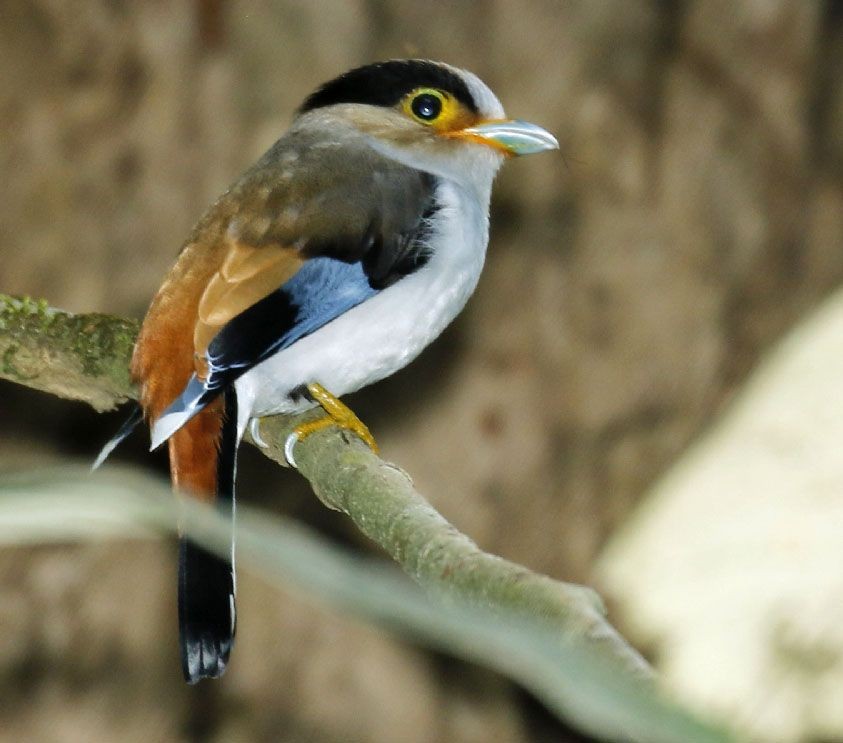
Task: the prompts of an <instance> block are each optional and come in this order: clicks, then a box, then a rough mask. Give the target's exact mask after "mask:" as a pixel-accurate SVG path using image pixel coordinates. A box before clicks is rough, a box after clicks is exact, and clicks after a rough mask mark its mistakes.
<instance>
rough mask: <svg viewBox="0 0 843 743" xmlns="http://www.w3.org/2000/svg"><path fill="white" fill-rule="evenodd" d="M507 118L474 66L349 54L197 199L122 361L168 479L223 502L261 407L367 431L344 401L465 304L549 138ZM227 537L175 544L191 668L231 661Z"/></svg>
mask: <svg viewBox="0 0 843 743" xmlns="http://www.w3.org/2000/svg"><path fill="white" fill-rule="evenodd" d="M558 147H559V144H558V142H557V140H556V138H555V137H554V136H553V135H552V134H550V133H549V132H548V131H546V130H545V129H542V128H541V127H539V126H537V125H535V124H531V123H528V122H526V121H521V120H516V119H509V118H507V117H506V115H505V113H504V109H503V106H502V105H501V103H500V101H499V100H498V98H497V97H496V96H495V94H494V93H493V92H492V91H491V89H490V88H489V87H488V86H487V85H486V84H485V83H483V82H482V81H481V80H480V78H479V77H477V76H476V75H474V74H473V73H471V72H469V71H467V70H464V69H460V68H457V67H453V66H451V65H448V64H445V63H442V62H436V61H431V60H425V59H394V60H388V61H384V62H378V63H374V64H368V65H364V66H361V67H357V68H355V69H352V70H350V71H348V72H345V73H343V74H341V75H339V76H338V77H336V78H335V79H333V80H331V81H329V82H326V83H325V84H323V85H321V86H320V87H318V88H317V89H316V90H315V92H313V93H312V94H311V95H309V96H308V97H307V98H306V99H305V101H304V102H303V103H302V105H301V106H300V107H299V108H298V110H297V111H296V113H295V115H294V118H293V121H292V124H291V126H290V128H289V129H288V130H287V132H286V133H285V134H283V136H281V138H280V139H278V141H276V142H275V143H274V144H273V145H272V146H271V147H270V148H269V150H268V151H267V152H266V153H265V154H264V155H263V156H262V157H260V159H259V160H258V161H257V162H256V163H255V164H254V165H252V166H251V167H250V168H248V169H247V170H246V171H245V172H244V173H243V174H242V175H241V176H240V177H239V178H238V179H237V180H236V181H235V182H234V184H233V185H232V186H231V187H230V188H229V189H228V190H227V191H226V192H225V193H224V194H223V195H222V196H221V197H220V198H219V199H218V200H217V201H216V202H215V203H214V204H213V205H212V206H211V207H210V208H209V209H208V210H207V211H206V213H205V214H204V216H202V217H201V219H200V220H199V222H198V223H197V224H196V226H195V227H194V229H193V231H192V232H191V234H190V236H189V237H188V239H187V240H186V241H185V243H184V245H183V246H182V248H181V251H180V253H179V255H178V258H177V260H176V262H175V264H174V266H173V267H172V269H171V270H170V272H169V274H168V275H167V276H166V278H165V280H164V282H163V284H162V285H161V288H160V289H159V291H158V293H157V294H156V295H155V297H154V299H153V300H152V303H151V305H150V307H149V310H148V312H147V314H146V317H145V319H144V321H143V324H142V326H141V329H140V332H139V334H138V338H137V342H136V345H135V348H134V352H133V356H132V362H131V373H132V377H133V379H134V380H135V382H136V383H137V385H138V388H139V391H140V394H139V404H138V406H137V407H136V408H135V409H133V410H132V413H131V415H130V417H129V419H128V420H127V421H126V423H125V424H124V425H123V427H122V428H121V429H120V430H119V431H118V432H117V434H116V435H115V436H114V437H113V438H112V439H111V440H110V441H109V442H108V443H107V444H106V445H105V447H104V448H103V450H102V452H101V453H100V456H99V457H98V459H97V461H96V463H95V466H98V465H99V464H101V462H102V461H103V460H104V459H105V458H106V457H107V456H108V455H109V454H110V452H111V451H112V450H113V449H114V448H115V447H116V446H117V445H118V444H119V443H120V442H121V441H122V440H123V439H125V438H126V437H127V436H128V435H129V433H130V432H131V431H132V429H134V428H135V426H137V425H138V424H139V423H140V422H141V421H142V420H144V419H145V420H147V421H148V422H149V425H150V431H151V449H156V448H158V447H159V446H161V445H162V444H164V443H165V442H166V443H167V445H168V448H169V461H170V472H171V479H172V483H173V487H174V489H175V490H176V491H177V492H178V493H183V494H186V495H188V496H191V497H193V498H196V499H198V500H200V501H203V502H205V503H208V504H213V506H214V507H215V508H217V509H220V510H221V511H223V512H224V513H226V514H228V515H230V516H231V518H232V522H233V517H234V480H235V470H236V457H237V449H238V445H239V443H240V441H241V440H242V438H243V436H244V434H245V432H246V430H247V429H248V428H249V427H250V425H251V426H252V427H253V428H252V431H253V432H254V438H255V439H256V440H257V441H258V443H261V440H260V438H259V431H258V430H257V429H255V428H254V424H255V422H256V421H257V420H259V419H260V418H261V417H263V416H268V415H275V414H280V413H298V412H301V411H304V410H307V409H309V408H313V407H321V408H322V410H323V413H324V415H323V416H322V417H321V418H318V419H316V420H315V421H310V422H308V423H305V424H303V425H301V426H299V427H298V428H296V429H295V431H294V432H293V433H292V435H291V436H290V438H289V439H288V440H287V442H286V445H285V452H286V454H287V458H288V460H289V461H290V463H291V464H293V465H295V457H294V451H295V446H296V445H297V443H298V442H299V441H301V440H302V439H304V438H306V437H307V436H309V435H311V434H312V433H313V432H314V431H317V430H320V429H321V428H324V427H326V426H331V425H332V426H338V427H340V428H343V429H347V430H348V431H350V432H352V433H354V434H355V435H357V436H358V437H359V438H361V439H362V440H363V441H364V442H365V443H367V444H368V445H369V446H370V447H371V448H372V449H373V450H374V451H377V444H376V443H375V440H374V438H373V437H372V434H371V433H370V431H369V430H368V428H367V427H366V426H365V424H364V423H363V422H362V421H360V420H359V419H358V418H357V416H356V415H355V414H354V413H353V412H352V411H351V410H350V409H349V408H348V407H346V406H345V405H344V404H343V403H342V402H341V400H340V398H341V397H342V396H343V395H346V394H349V393H351V392H354V391H356V390H359V389H361V388H363V387H365V386H367V385H370V384H373V383H375V382H377V381H379V380H381V379H384V378H385V377H388V376H389V375H391V374H393V373H394V372H396V371H398V370H399V369H401V368H402V367H404V366H406V365H407V364H408V363H410V362H411V361H412V360H413V359H414V358H415V357H416V356H417V355H418V354H419V353H420V352H421V351H422V349H424V348H425V347H426V346H427V345H428V344H429V343H431V342H432V341H433V340H434V339H435V338H436V337H437V336H438V335H439V334H440V333H442V331H443V330H444V329H445V327H446V326H447V325H448V324H449V323H451V321H452V320H453V319H454V318H455V317H456V316H457V314H458V313H459V312H460V311H461V310H462V309H463V307H464V306H465V304H466V302H467V301H468V298H469V296H470V295H471V294H472V292H473V291H474V289H475V287H476V285H477V283H478V279H479V277H480V273H481V269H482V267H483V262H484V258H485V253H486V247H487V244H488V240H489V204H490V198H491V191H492V183H493V180H494V178H495V175H496V173H497V172H498V169H499V168H500V166H501V165H502V164H503V162H504V161H505V160H506V159H507V158H510V157H513V156H519V155H527V154H531V153H537V152H542V151H545V150H553V149H557V148H558ZM234 596H235V577H234V537H233V527H232V547H231V553H230V554H229V555H228V556H226V557H220V556H218V555H216V554H212V553H211V552H208V551H206V550H205V549H203V548H202V547H200V546H199V545H197V544H195V543H194V542H192V541H191V540H190V539H189V538H188V537H187V536H185V535H182V536H181V537H180V540H179V573H178V611H179V646H180V651H181V661H182V670H183V673H184V677H185V680H186V681H187V682H188V683H191V684H193V683H196V682H198V681H199V680H201V679H204V678H216V677H218V676H220V675H222V673H223V672H224V671H225V669H226V667H227V665H228V664H229V659H230V653H231V649H232V645H233V641H234V635H235V628H236V610H235V601H234Z"/></svg>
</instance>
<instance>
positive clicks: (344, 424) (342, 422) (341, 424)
mask: <svg viewBox="0 0 843 743" xmlns="http://www.w3.org/2000/svg"><path fill="white" fill-rule="evenodd" d="M307 391H308V394H309V395H310V397H311V398H312V399H313V400H314V402H318V403H319V404H320V405H321V406H322V409H323V410H324V411H325V412H326V413H327V415H325V416H323V417H322V418H317V419H316V420H312V421H308V422H307V423H302V424H301V425H298V426H296V427H295V428H294V429H293V432H292V433H291V434H290V436H289V437H288V438H287V442H286V443H285V445H284V453H285V455H286V456H287V461H289V463H290V464H291V465H293V466H294V467H295V466H296V462H295V460H294V459H293V447H294V446H295V445H296V442H297V441H301V440H302V439H306V438H307V437H308V436H310V434H312V433H314V432H316V431H321V430H322V429H323V428H327V427H328V426H337V427H338V428H344V429H346V430H347V431H351V432H352V433H354V434H355V435H356V436H357V437H358V438H360V439H362V440H363V442H364V443H365V444H366V445H367V446H368V447H369V448H370V449H371V450H372V451H373V452H374V453H375V454H377V453H378V445H377V443H376V442H375V438H374V436H372V434H371V432H370V431H369V429H368V428H367V427H366V424H365V423H363V421H361V420H360V419H359V418H358V417H357V416H356V415H355V414H354V412H353V411H352V410H351V408H349V407H348V406H347V405H345V404H344V403H343V402H342V401H341V400H340V399H339V398H338V397H335V396H334V395H332V394H331V393H330V392H328V390H326V389H325V388H324V387H323V386H322V385H321V384H319V383H318V382H311V383H310V384H308V385H307Z"/></svg>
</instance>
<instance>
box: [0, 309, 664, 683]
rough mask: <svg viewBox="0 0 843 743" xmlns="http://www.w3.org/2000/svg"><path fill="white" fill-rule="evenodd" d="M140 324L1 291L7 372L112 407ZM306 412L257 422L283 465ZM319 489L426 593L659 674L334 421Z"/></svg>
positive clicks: (308, 455) (0, 332)
mask: <svg viewBox="0 0 843 743" xmlns="http://www.w3.org/2000/svg"><path fill="white" fill-rule="evenodd" d="M137 329H138V325H137V323H136V322H133V321H129V320H124V319H121V318H115V317H111V316H108V315H100V314H86V315H72V314H70V313H67V312H63V311H60V310H56V309H52V308H50V307H48V306H47V304H46V303H45V302H35V301H33V300H31V299H27V298H24V299H19V298H14V297H10V296H7V295H3V294H0V378H3V379H8V380H11V381H13V382H17V383H19V384H23V385H26V386H28V387H32V388H35V389H39V390H43V391H45V392H50V393H52V394H55V395H58V396H60V397H65V398H69V399H73V400H82V401H84V402H87V403H89V404H90V405H92V406H93V407H94V408H96V409H97V410H100V411H102V410H108V409H110V408H113V407H115V406H116V405H119V404H120V403H122V402H125V401H126V400H129V399H133V398H135V396H136V390H135V388H134V386H133V385H132V383H131V380H130V378H129V374H128V364H129V359H130V357H131V352H132V346H133V344H134V339H135V335H136V334H137ZM313 415H314V413H313V412H311V413H308V414H304V415H303V416H295V417H289V416H275V417H272V418H265V419H263V420H262V421H261V423H260V434H261V438H262V439H263V440H264V441H267V442H269V446H268V447H266V448H263V447H259V448H261V451H263V452H264V454H266V455H267V456H268V457H270V458H271V459H273V460H275V461H276V462H279V463H280V464H282V465H284V466H286V460H285V458H284V453H283V445H284V441H285V440H286V437H287V435H288V434H289V433H290V432H291V430H292V428H293V427H294V426H295V425H297V424H298V423H300V422H301V421H302V420H303V419H306V418H308V417H312V416H313ZM296 461H297V464H298V469H299V471H300V472H301V474H302V475H303V476H304V477H305V478H306V479H307V480H308V481H309V482H310V484H311V486H312V488H313V490H314V492H315V493H316V495H317V497H318V498H319V499H320V500H321V501H322V502H323V503H324V504H325V505H326V506H328V507H329V508H332V509H334V510H338V511H341V512H343V513H345V514H346V515H348V516H349V517H350V518H351V520H352V521H353V522H354V523H355V524H356V526H357V527H358V528H359V529H360V530H361V531H362V532H363V533H364V534H366V535H367V536H368V537H369V538H371V539H372V540H373V541H375V542H377V543H378V544H379V545H380V546H381V547H382V548H383V549H384V550H385V551H386V552H387V553H388V554H389V555H390V556H391V557H392V558H393V559H394V560H395V561H396V562H397V563H398V564H399V565H400V566H401V567H402V568H403V570H404V571H405V572H406V573H407V574H409V575H410V576H411V577H412V578H413V579H415V580H416V581H417V582H418V583H419V584H421V585H422V586H423V587H424V588H425V589H427V590H428V591H430V592H433V593H435V594H437V595H438V596H440V597H441V598H446V599H453V600H455V601H459V602H460V603H467V604H469V605H474V606H479V607H484V608H486V609H488V610H492V611H493V612H495V613H500V614H503V613H513V612H514V613H516V614H518V615H521V616H524V617H528V618H532V619H538V620H540V621H543V622H545V623H547V624H548V625H549V626H551V627H553V628H554V630H555V631H556V632H558V633H559V639H560V641H561V642H566V641H570V640H575V639H584V640H585V641H586V642H587V643H588V644H589V645H591V646H592V647H594V648H595V649H597V650H599V651H600V653H601V654H602V655H604V656H605V657H607V658H609V659H610V660H611V661H612V662H613V663H614V664H616V665H617V666H618V667H619V668H621V669H624V670H625V671H627V672H629V673H632V674H634V675H636V676H638V677H640V678H642V679H647V680H650V679H651V678H652V671H651V669H650V667H649V666H648V665H647V663H646V662H645V661H644V660H643V659H642V658H641V656H640V655H639V654H638V653H637V652H636V651H635V650H634V649H633V648H632V647H631V646H630V645H629V644H628V643H627V642H626V641H625V640H624V639H623V638H622V637H621V635H620V634H619V633H618V632H617V630H615V628H614V627H613V626H612V625H611V624H609V623H608V622H607V621H606V619H605V610H604V609H603V606H602V603H601V601H600V598H599V597H598V596H597V594H596V593H595V592H594V591H592V590H591V589H588V588H585V587H582V586H577V585H573V584H569V583H562V582H559V581H555V580H552V579H550V578H548V577H546V576H543V575H539V574H537V573H534V572H532V571H530V570H528V569H527V568H524V567H522V566H520V565H516V564H514V563H512V562H509V561H507V560H503V559H501V558H500V557H496V556H494V555H490V554H488V553H486V552H483V551H482V550H480V549H479V548H478V547H477V545H475V544H474V542H472V541H471V540H470V539H469V538H468V537H466V536H465V535H463V534H461V533H460V532H459V531H457V529H455V528H454V527H453V526H452V525H451V524H450V523H449V522H448V521H446V520H445V519H444V518H443V517H442V516H441V515H440V514H439V513H438V512H437V511H436V510H434V509H433V508H432V507H431V506H430V504H429V503H428V502H427V501H426V500H425V499H424V498H423V497H422V496H421V495H420V494H419V493H418V492H417V491H416V490H415V489H414V488H413V486H412V483H411V481H410V479H409V477H408V476H407V475H406V474H405V473H404V472H403V471H402V470H401V469H399V468H398V467H396V466H395V465H392V464H390V463H388V462H384V461H383V460H381V459H380V458H378V457H377V456H375V455H374V454H373V453H372V452H371V451H370V450H369V449H368V448H367V447H366V446H365V445H364V444H363V443H362V442H361V441H359V440H358V439H357V438H356V437H354V436H353V435H349V434H347V433H346V432H344V431H339V430H338V429H335V428H329V429H326V430H324V431H320V432H318V433H315V434H313V435H312V436H310V437H308V438H307V439H305V440H304V441H301V442H299V443H298V444H297V445H296Z"/></svg>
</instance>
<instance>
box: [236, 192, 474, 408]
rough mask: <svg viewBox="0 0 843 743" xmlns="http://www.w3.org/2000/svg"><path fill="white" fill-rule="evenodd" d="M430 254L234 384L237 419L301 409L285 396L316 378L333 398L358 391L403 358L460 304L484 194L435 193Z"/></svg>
mask: <svg viewBox="0 0 843 743" xmlns="http://www.w3.org/2000/svg"><path fill="white" fill-rule="evenodd" d="M436 200H437V202H438V204H439V205H440V209H439V211H438V212H437V214H436V220H435V223H434V230H433V233H432V235H431V239H430V242H431V248H432V255H431V258H430V260H429V261H428V262H427V263H426V264H425V265H424V266H423V267H422V268H420V269H419V270H417V271H416V272H414V273H412V274H410V275H409V276H407V277H405V278H403V279H401V280H400V281H398V282H396V283H395V284H393V285H392V286H390V287H388V288H386V289H384V290H383V291H382V292H380V293H379V294H377V295H375V296H374V297H372V298H371V299H369V300H366V301H365V302H363V303H362V304H360V305H358V306H357V307H354V308H353V309H351V310H349V311H348V312H346V313H345V314H343V315H341V316H340V317H338V318H337V319H336V320H333V321H331V322H330V323H328V324H327V325H325V326H323V327H322V328H320V329H319V330H317V331H316V332H315V333H313V334H311V335H309V336H307V337H305V338H302V339H301V340H299V341H297V342H296V343H294V344H293V345H292V346H290V347H289V348H286V349H284V350H283V351H280V352H279V353H277V354H275V355H274V356H272V357H270V358H269V359H267V360H266V361H264V362H263V363H261V364H259V365H258V366H256V367H255V368H254V369H252V370H250V371H249V372H248V373H246V374H244V375H243V376H242V377H241V378H240V379H239V380H237V382H236V383H235V387H236V389H237V396H238V403H239V408H240V416H239V417H240V419H241V421H244V422H245V420H247V419H248V417H252V416H255V417H259V416H263V415H271V414H275V413H290V412H298V411H301V410H304V409H306V408H308V407H312V405H311V404H310V403H309V402H308V401H306V400H303V399H301V398H299V399H298V400H296V401H293V400H291V399H290V397H289V393H290V392H291V391H292V390H295V389H296V388H297V387H300V386H301V385H303V384H307V383H309V382H319V383H320V384H321V385H323V386H324V387H325V388H326V389H327V390H329V391H330V392H331V393H333V394H334V395H337V396H338V397H339V396H342V395H345V394H348V393H349V392H354V391H356V390H359V389H360V388H362V387H365V386H366V385H369V384H372V383H373V382H377V381H379V380H381V379H384V378H385V377H388V376H389V375H390V374H393V373H395V372H396V371H398V370H399V369H401V368H402V367H404V366H406V365H407V364H408V363H410V362H411V361H412V360H413V359H414V358H415V357H416V356H418V354H419V353H420V352H421V351H422V349H423V348H425V346H427V345H428V344H429V343H430V342H431V341H433V339H434V338H436V337H437V336H438V335H439V334H440V333H441V332H442V331H443V330H444V329H445V327H446V326H447V325H448V324H449V323H450V322H451V321H452V320H453V319H454V318H455V317H456V316H457V314H458V313H459V312H460V311H461V310H462V308H463V307H464V306H465V303H466V302H467V301H468V298H469V296H471V293H472V292H473V291H474V288H475V287H476V286H477V280H478V278H479V277H480V271H481V269H482V268H483V260H484V257H485V254H486V245H487V243H488V239H489V196H488V193H482V194H478V193H476V192H474V191H473V190H469V189H466V188H465V187H464V186H461V185H459V184H456V183H454V182H452V181H444V180H443V181H440V185H439V186H438V187H437V190H436Z"/></svg>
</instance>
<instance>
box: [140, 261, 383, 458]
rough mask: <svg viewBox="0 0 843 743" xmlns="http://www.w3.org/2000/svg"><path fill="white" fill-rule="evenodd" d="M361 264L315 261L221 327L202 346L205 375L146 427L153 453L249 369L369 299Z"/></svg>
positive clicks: (372, 292) (372, 293)
mask: <svg viewBox="0 0 843 743" xmlns="http://www.w3.org/2000/svg"><path fill="white" fill-rule="evenodd" d="M378 291H379V289H375V288H373V287H372V285H371V283H370V281H369V278H368V277H367V275H366V272H365V271H364V268H363V264H362V263H361V262H356V263H346V262H344V261H340V260H337V259H335V258H328V257H324V256H323V257H319V258H312V259H311V260H309V261H307V262H306V263H305V264H304V265H302V267H301V268H300V269H299V270H298V272H297V273H296V274H295V276H293V277H292V278H290V279H289V280H288V281H287V282H285V283H284V284H283V285H282V286H281V287H280V288H279V289H276V290H275V291H274V292H272V293H271V294H268V295H267V296H266V297H264V298H263V299H261V300H260V301H259V302H256V303H255V304H253V305H252V306H251V307H249V308H248V309H247V310H244V311H243V312H241V313H240V314H239V315H237V317H235V318H233V319H232V320H231V321H229V322H228V323H226V325H224V326H223V328H222V329H221V330H220V332H219V333H217V335H216V336H215V337H214V339H213V340H212V341H211V343H210V345H209V346H208V350H207V353H206V359H207V361H208V369H209V374H208V378H207V379H206V380H204V381H203V380H200V379H199V378H198V377H197V376H196V375H195V374H194V375H193V376H192V377H191V378H190V381H189V382H188V383H187V386H186V387H185V389H184V391H183V392H182V394H181V395H180V396H179V397H178V398H177V399H176V400H175V401H174V402H173V403H172V404H171V405H170V407H169V408H167V410H165V411H164V413H163V414H162V415H161V417H160V418H159V419H158V420H157V421H156V422H155V424H154V425H153V427H152V446H151V449H156V448H158V446H160V445H161V444H162V443H163V442H164V441H166V440H167V439H168V438H170V436H172V435H173V434H174V433H175V432H176V431H178V429H179V428H181V427H182V426H183V425H184V424H185V423H187V422H188V421H189V420H190V419H191V418H192V417H193V416H194V415H196V414H197V413H198V412H199V411H200V410H202V408H204V407H205V406H206V405H207V404H208V403H209V402H211V400H213V399H214V398H215V397H216V396H217V395H219V394H220V392H222V390H223V389H224V388H225V387H227V386H228V385H230V384H231V383H232V382H234V381H235V380H236V379H237V378H238V377H240V376H242V375H243V374H245V373H246V372H247V371H248V370H249V369H251V368H252V367H253V366H255V365H257V364H259V363H260V362H261V361H264V360H265V359H267V358H269V357H270V356H272V355H273V354H275V353H277V352H278V351H282V350H283V349H285V348H287V347H289V346H291V345H292V344H293V343H295V342H296V341H297V340H300V339H301V338H304V337H305V336H306V335H310V334H311V333H313V332H315V331H317V330H319V328H321V327H322V326H323V325H327V324H328V323H329V322H331V320H334V319H335V318H337V317H339V316H340V315H342V314H343V313H345V312H348V310H350V309H351V308H352V307H355V306H356V305H358V304H360V303H361V302H365V301H366V300H367V299H369V298H371V297H373V296H375V294H377V293H378Z"/></svg>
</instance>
